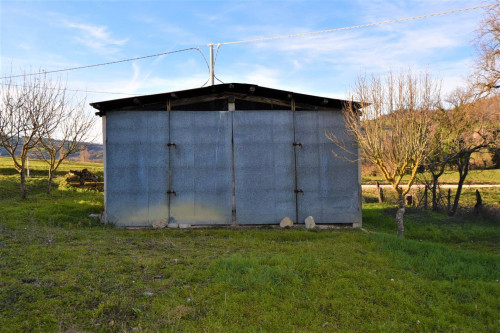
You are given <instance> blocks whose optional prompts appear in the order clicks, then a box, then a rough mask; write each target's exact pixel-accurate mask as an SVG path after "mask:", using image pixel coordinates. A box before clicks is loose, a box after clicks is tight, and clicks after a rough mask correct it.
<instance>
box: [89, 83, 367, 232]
mask: <svg viewBox="0 0 500 333" xmlns="http://www.w3.org/2000/svg"><path fill="white" fill-rule="evenodd" d="M343 102H344V101H342V100H337V99H332V98H324V97H318V96H311V95H305V94H298V93H294V92H289V91H283V90H277V89H270V88H265V87H260V86H257V85H252V84H240V83H229V84H219V85H214V86H209V87H204V88H198V89H191V90H183V91H175V92H169V93H162V94H155V95H147V96H140V97H135V98H125V99H117V100H111V101H105V102H98V103H92V104H91V105H92V106H93V107H94V108H96V109H97V110H99V111H98V112H97V113H96V114H97V115H99V116H101V117H102V124H103V140H104V179H105V185H104V191H105V201H104V203H105V219H106V221H107V222H110V223H114V224H116V225H117V226H151V225H153V224H160V225H166V224H167V223H176V224H190V225H231V224H233V225H235V224H239V225H251V224H278V223H280V221H281V219H282V218H284V217H290V218H291V219H292V220H294V222H295V223H304V219H305V218H306V217H307V216H310V215H311V216H313V217H314V219H315V221H316V223H317V224H351V225H352V226H354V227H359V226H361V183H360V166H359V163H352V162H349V161H347V160H345V159H342V158H339V157H338V156H335V155H334V153H332V152H335V153H336V154H337V155H343V154H344V152H343V151H342V150H340V149H339V148H338V147H336V146H335V145H334V144H333V143H332V142H330V141H329V140H328V139H327V138H326V136H325V132H327V131H330V132H333V133H335V135H337V136H338V137H341V138H342V139H344V140H345V141H346V142H348V143H349V145H351V148H352V149H353V150H354V151H356V149H357V147H356V143H355V142H354V141H350V139H349V137H348V136H346V135H345V126H344V121H343V117H342V112H341V107H342V103H343Z"/></svg>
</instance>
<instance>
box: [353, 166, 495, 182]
mask: <svg viewBox="0 0 500 333" xmlns="http://www.w3.org/2000/svg"><path fill="white" fill-rule="evenodd" d="M419 177H424V178H427V179H432V178H431V177H430V174H429V173H424V174H421V175H420V176H419ZM409 178H410V176H409V175H406V176H405V177H403V181H405V180H406V181H407V180H409ZM458 178H459V176H458V172H457V171H447V172H445V173H444V174H443V175H442V176H441V177H440V178H439V181H440V183H441V184H457V183H458ZM361 181H362V182H363V184H375V182H376V181H378V182H379V183H380V184H388V183H387V181H386V180H385V178H384V177H383V176H382V175H380V176H374V175H368V174H363V175H362V177H361ZM465 183H466V184H500V169H489V170H470V171H469V173H468V175H467V178H466V179H465Z"/></svg>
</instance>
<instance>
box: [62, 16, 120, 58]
mask: <svg viewBox="0 0 500 333" xmlns="http://www.w3.org/2000/svg"><path fill="white" fill-rule="evenodd" d="M63 23H64V25H65V26H66V27H67V28H71V29H76V30H78V31H79V35H78V36H75V37H74V39H75V40H76V41H77V42H79V43H80V44H82V45H85V46H87V47H89V48H91V49H93V50H94V51H96V52H98V53H115V52H117V51H118V50H119V48H118V47H119V46H123V45H125V44H126V43H127V41H128V39H115V38H112V37H111V33H110V32H109V31H108V27H106V26H98V25H90V24H82V23H73V22H69V21H64V22H63Z"/></svg>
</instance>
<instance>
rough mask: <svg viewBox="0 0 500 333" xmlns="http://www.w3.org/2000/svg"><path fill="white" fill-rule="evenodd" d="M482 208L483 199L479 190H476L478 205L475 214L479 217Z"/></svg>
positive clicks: (475, 207)
mask: <svg viewBox="0 0 500 333" xmlns="http://www.w3.org/2000/svg"><path fill="white" fill-rule="evenodd" d="M482 207H483V199H482V198H481V193H479V190H476V204H475V205H474V214H476V215H479V213H480V212H481V208H482Z"/></svg>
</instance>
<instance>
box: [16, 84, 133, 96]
mask: <svg viewBox="0 0 500 333" xmlns="http://www.w3.org/2000/svg"><path fill="white" fill-rule="evenodd" d="M10 85H11V86H14V87H27V86H25V85H22V84H10ZM46 89H51V90H56V89H61V90H66V91H74V92H84V93H93V94H110V95H129V96H139V94H129V93H121V92H111V91H94V90H78V89H67V88H52V87H46Z"/></svg>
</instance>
